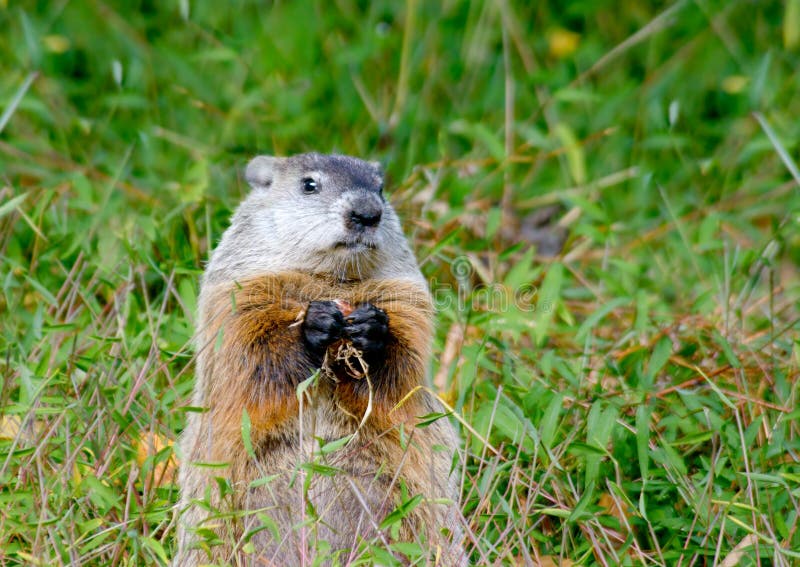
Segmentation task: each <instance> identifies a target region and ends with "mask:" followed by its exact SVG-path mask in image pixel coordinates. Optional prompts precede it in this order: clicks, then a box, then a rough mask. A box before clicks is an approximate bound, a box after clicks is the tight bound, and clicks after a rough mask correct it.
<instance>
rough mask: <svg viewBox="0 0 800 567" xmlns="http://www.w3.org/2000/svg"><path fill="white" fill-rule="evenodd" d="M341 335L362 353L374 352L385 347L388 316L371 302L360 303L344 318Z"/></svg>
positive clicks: (387, 334)
mask: <svg viewBox="0 0 800 567" xmlns="http://www.w3.org/2000/svg"><path fill="white" fill-rule="evenodd" d="M345 321H346V322H345V326H344V329H343V330H342V334H343V337H344V338H346V339H349V340H350V341H351V342H352V343H353V346H354V347H356V348H357V349H359V350H360V351H361V352H363V353H364V354H367V355H369V354H375V353H377V352H380V351H382V350H383V349H384V348H386V340H387V339H388V337H389V317H387V316H386V312H385V311H384V310H383V309H381V308H379V307H375V306H374V305H372V304H371V303H362V304H361V305H359V306H358V307H356V308H355V309H354V310H353V312H352V313H350V314H349V315H348V316H347V318H346V319H345Z"/></svg>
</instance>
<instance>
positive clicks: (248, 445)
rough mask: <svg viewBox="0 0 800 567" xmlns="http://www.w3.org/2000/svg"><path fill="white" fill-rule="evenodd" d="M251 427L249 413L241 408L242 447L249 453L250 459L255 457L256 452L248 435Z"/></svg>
mask: <svg viewBox="0 0 800 567" xmlns="http://www.w3.org/2000/svg"><path fill="white" fill-rule="evenodd" d="M251 429H252V423H251V421H250V414H249V413H247V409H246V408H244V409H242V442H243V443H244V449H245V451H247V454H248V455H250V458H251V459H255V458H256V452H255V450H254V449H253V439H252V437H251V436H250V430H251Z"/></svg>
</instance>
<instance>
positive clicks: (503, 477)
mask: <svg viewBox="0 0 800 567" xmlns="http://www.w3.org/2000/svg"><path fill="white" fill-rule="evenodd" d="M134 4H136V5H134ZM529 4H530V5H529ZM562 4H564V5H562ZM567 32H571V34H570V33H567ZM798 68H800V2H798V1H797V0H787V2H785V3H782V2H770V1H765V2H750V1H747V0H731V1H721V0H695V1H682V2H676V3H662V2H650V3H647V2H636V1H633V0H621V1H619V2H608V1H606V2H587V1H580V2H578V1H576V2H570V3H561V2H541V3H525V2H516V1H511V0H502V1H501V0H497V1H496V2H480V1H474V2H461V1H449V2H442V3H439V2H422V1H413V0H412V1H409V2H407V3H406V4H402V3H400V2H389V1H384V2H371V3H366V2H358V3H357V2H354V1H352V0H339V1H337V2H335V3H332V2H280V3H275V5H269V6H265V7H261V8H260V7H257V6H256V4H255V3H251V2H231V3H229V7H226V8H221V7H220V5H219V4H217V3H212V2H191V1H190V0H185V1H180V2H149V1H148V2H139V3H127V2H103V1H93V0H85V1H77V2H70V3H67V2H39V3H35V2H22V3H20V2H5V1H0V77H2V80H0V289H1V292H0V376H2V388H0V408H2V409H0V412H1V414H2V416H1V419H2V427H1V428H0V501H1V502H2V505H0V564H2V565H21V564H24V565H30V564H41V565H59V564H90V565H153V564H162V563H165V562H166V561H167V558H168V557H170V556H171V554H172V552H173V550H174V541H173V536H174V532H175V524H174V521H173V515H172V506H173V505H174V503H175V502H176V497H177V491H176V487H175V485H174V483H173V482H172V479H171V472H170V471H171V470H172V469H171V468H170V467H171V466H173V464H174V459H175V458H176V457H175V455H173V452H172V449H171V445H170V443H171V442H172V441H174V440H175V438H176V436H177V435H178V433H179V432H180V431H181V429H182V427H183V425H184V421H185V412H184V411H183V408H185V407H186V406H187V404H188V396H189V393H190V390H191V386H192V378H193V367H192V365H191V362H192V350H191V348H190V346H189V341H190V337H191V334H192V332H193V323H194V314H195V305H196V295H197V290H198V277H199V275H200V273H201V271H202V267H203V263H204V261H205V259H206V258H207V255H208V251H209V248H210V247H212V246H213V244H214V243H215V242H216V240H217V239H218V238H219V236H220V235H221V233H222V231H223V230H224V228H225V226H226V223H227V219H228V216H229V214H230V211H231V210H232V209H233V207H235V205H236V204H237V202H238V201H239V200H240V199H241V197H242V196H243V195H244V194H245V192H246V190H247V189H246V186H245V184H244V183H243V180H242V175H241V171H242V168H243V166H244V164H245V163H246V160H247V159H248V158H249V157H251V156H252V155H254V154H256V153H258V152H261V153H275V154H289V153H294V152H300V151H306V150H319V151H340V152H345V153H350V154H354V155H359V156H363V157H367V158H370V159H380V160H382V161H383V162H384V163H385V164H386V168H387V171H388V175H389V180H390V184H389V187H390V193H391V194H392V199H393V201H394V202H395V203H396V205H397V207H398V209H399V210H400V212H401V214H402V215H403V217H404V218H405V222H406V227H407V231H408V233H409V234H410V236H411V237H412V240H413V243H414V246H415V249H416V250H417V253H418V257H419V258H420V260H421V262H422V266H423V271H424V273H425V275H426V276H428V277H429V279H430V281H431V282H432V284H433V285H434V286H435V287H436V289H437V290H438V294H439V295H438V296H437V297H438V298H439V299H440V303H441V309H440V310H439V316H438V338H437V343H436V345H435V346H436V348H435V353H436V354H435V360H434V364H433V368H432V373H433V375H434V376H436V378H437V380H436V387H437V388H438V389H439V390H440V391H441V392H442V394H443V396H444V397H445V399H446V400H448V401H450V402H451V403H452V404H453V405H454V407H455V409H456V411H457V413H458V414H459V416H460V417H461V420H460V421H459V423H461V425H462V427H461V429H462V434H463V438H464V441H465V459H466V465H465V467H464V469H463V477H464V483H463V486H464V489H463V495H464V499H463V510H464V514H465V517H466V519H467V521H468V522H469V530H468V541H467V547H468V549H469V550H470V553H471V556H472V560H473V562H474V563H475V564H480V565H506V564H521V565H528V564H537V563H542V564H545V565H552V564H559V563H561V564H564V565H568V564H571V563H575V564H581V565H614V564H656V565H676V564H680V565H706V564H709V565H710V564H722V562H723V561H724V562H725V563H724V564H725V565H727V566H731V565H736V564H739V565H797V564H800V518H799V517H798V516H799V515H800V426H799V425H798V422H800V420H798V417H800V410H798V409H797V408H798V396H800V388H799V387H798V364H799V363H800V342H798V336H799V333H798V330H800V310H799V309H798V302H799V301H800V273H798V272H799V270H798V266H800V228H799V227H798V224H799V223H800V173H798V162H800V120H798V119H797V117H798V116H800V80H799V79H798V74H797V72H796V70H797V69H798ZM549 205H557V206H558V209H557V214H556V216H555V220H556V221H557V222H559V223H560V226H562V227H564V228H566V229H568V238H567V241H566V244H565V246H564V249H563V251H562V252H561V254H560V255H558V256H557V257H545V256H543V255H541V254H534V250H533V249H531V247H530V245H529V244H528V243H527V242H526V240H525V238H523V237H522V236H521V235H522V234H524V232H523V231H522V230H521V229H520V223H521V222H523V219H525V218H526V216H527V215H528V214H529V213H530V212H531V211H534V210H538V209H540V208H541V207H543V206H549ZM525 222H527V221H525ZM523 224H524V223H523ZM498 286H503V287H498ZM487 290H489V291H490V292H491V291H492V290H495V291H497V290H506V291H512V292H513V291H514V290H516V291H518V292H519V295H520V298H521V300H520V301H519V302H518V304H517V305H516V306H515V305H513V304H509V305H503V304H502V303H501V302H498V301H490V299H489V296H488V295H487ZM501 295H502V294H501ZM137 455H138V457H137ZM376 553H377V552H376ZM376 556H377V555H376Z"/></svg>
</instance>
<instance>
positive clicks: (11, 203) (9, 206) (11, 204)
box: [0, 193, 28, 219]
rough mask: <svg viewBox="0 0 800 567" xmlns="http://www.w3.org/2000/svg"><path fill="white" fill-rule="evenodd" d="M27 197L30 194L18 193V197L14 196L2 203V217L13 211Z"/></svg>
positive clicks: (0, 210) (0, 206) (0, 216)
mask: <svg viewBox="0 0 800 567" xmlns="http://www.w3.org/2000/svg"><path fill="white" fill-rule="evenodd" d="M27 198H28V194H27V193H23V194H22V195H17V196H16V197H12V198H11V199H9V200H8V201H6V202H5V203H3V204H2V205H0V219H1V218H3V217H4V216H6V215H7V214H8V213H10V212H11V211H13V210H15V209H16V208H17V207H18V206H19V205H21V204H22V202H23V201H24V200H25V199H27Z"/></svg>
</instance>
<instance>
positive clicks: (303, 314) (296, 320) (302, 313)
mask: <svg viewBox="0 0 800 567" xmlns="http://www.w3.org/2000/svg"><path fill="white" fill-rule="evenodd" d="M305 318H306V310H305V309H301V310H300V312H299V313H298V314H297V317H295V318H294V323H292V324H291V325H289V328H290V329H291V328H293V327H297V326H298V325H302V324H303V321H304V320H305Z"/></svg>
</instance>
